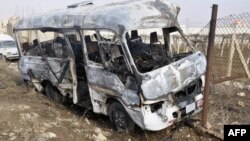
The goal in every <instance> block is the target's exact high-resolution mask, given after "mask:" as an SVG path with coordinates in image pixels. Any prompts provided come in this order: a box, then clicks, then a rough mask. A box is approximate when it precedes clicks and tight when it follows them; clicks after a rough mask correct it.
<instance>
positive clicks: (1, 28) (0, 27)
mask: <svg viewBox="0 0 250 141" xmlns="http://www.w3.org/2000/svg"><path fill="white" fill-rule="evenodd" d="M4 32H5V30H4V22H3V20H2V19H0V33H4Z"/></svg>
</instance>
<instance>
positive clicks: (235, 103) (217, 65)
mask: <svg viewBox="0 0 250 141" xmlns="http://www.w3.org/2000/svg"><path fill="white" fill-rule="evenodd" d="M209 26H210V23H209V24H207V25H206V26H205V27H204V28H203V29H202V30H201V31H200V32H199V33H198V34H195V35H188V37H189V39H190V40H191V41H192V42H193V44H194V46H196V47H197V48H198V49H199V50H200V51H202V52H203V53H204V54H207V52H206V51H207V47H208V35H209V29H210V27H209ZM214 45H215V46H214V48H213V50H212V53H211V54H212V59H211V60H210V61H211V64H212V65H211V70H212V77H213V78H212V79H213V80H212V82H211V84H210V86H211V88H212V89H211V93H210V94H211V96H210V99H209V105H210V106H209V110H208V113H209V114H208V122H209V123H210V124H211V126H212V127H213V130H215V131H217V132H218V133H221V134H223V125H225V124H246V123H250V115H249V112H250V111H249V107H250V105H249V104H248V103H249V98H250V97H249V95H248V94H249V92H250V81H249V80H250V71H249V69H250V13H242V14H239V15H230V16H227V17H223V18H219V19H218V20H217V27H216V35H215V44H214ZM237 78H248V79H237ZM222 82H223V83H222Z"/></svg>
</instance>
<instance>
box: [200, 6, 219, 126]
mask: <svg viewBox="0 0 250 141" xmlns="http://www.w3.org/2000/svg"><path fill="white" fill-rule="evenodd" d="M217 13H218V5H213V10H212V17H211V22H210V32H209V42H208V48H207V60H208V65H207V71H206V79H205V91H204V103H203V111H202V125H203V126H204V127H206V125H207V115H208V100H209V95H210V85H211V82H212V81H211V79H212V74H211V73H212V72H211V65H212V64H211V60H212V50H213V48H214V39H215V30H216V21H217Z"/></svg>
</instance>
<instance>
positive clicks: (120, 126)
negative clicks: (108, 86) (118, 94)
mask: <svg viewBox="0 0 250 141" xmlns="http://www.w3.org/2000/svg"><path fill="white" fill-rule="evenodd" d="M109 117H110V120H111V122H112V123H113V125H114V126H115V128H116V130H117V131H118V132H134V130H135V123H134V122H133V120H132V119H131V118H130V116H129V115H128V113H127V111H126V110H125V109H124V107H123V106H122V104H120V103H119V102H113V103H111V105H110V107H109Z"/></svg>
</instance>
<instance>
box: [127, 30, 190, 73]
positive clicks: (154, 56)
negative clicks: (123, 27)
mask: <svg viewBox="0 0 250 141" xmlns="http://www.w3.org/2000/svg"><path fill="white" fill-rule="evenodd" d="M177 37H178V38H179V39H180V40H178V43H179V44H178V47H179V49H178V52H177V49H176V48H177V45H176V42H174V41H176V40H175V39H176V38H177ZM126 40H127V44H128V47H129V50H130V53H131V55H132V57H133V60H134V62H135V64H136V67H137V70H138V71H139V72H141V73H147V72H150V71H153V70H156V69H158V68H161V67H163V66H166V65H168V64H170V63H173V62H175V61H177V60H179V59H181V58H184V57H186V56H188V55H190V54H191V53H192V47H190V46H189V44H188V43H187V42H186V39H184V38H183V36H182V34H181V33H180V32H179V31H178V30H177V28H167V29H160V28H152V29H140V30H132V31H131V32H128V33H127V34H126Z"/></svg>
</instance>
